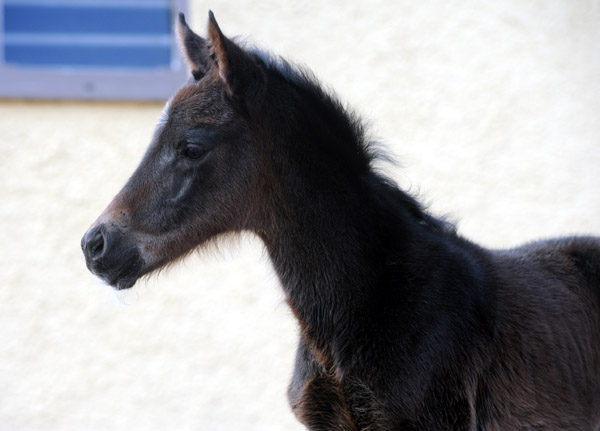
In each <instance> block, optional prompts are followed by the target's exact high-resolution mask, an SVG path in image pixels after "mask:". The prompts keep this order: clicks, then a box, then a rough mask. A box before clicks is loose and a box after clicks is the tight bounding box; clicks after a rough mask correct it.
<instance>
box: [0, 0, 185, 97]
mask: <svg viewBox="0 0 600 431" xmlns="http://www.w3.org/2000/svg"><path fill="white" fill-rule="evenodd" d="M186 6H187V2H186V0H0V22H1V25H2V27H0V30H1V31H0V97H26V98H75V99H136V100H160V99H165V98H167V97H168V96H170V95H171V94H172V92H173V91H174V90H175V89H176V88H178V87H179V86H180V85H181V84H182V83H183V82H184V80H185V78H186V70H185V67H184V64H183V61H182V59H181V58H180V55H179V48H178V47H177V42H176V40H175V38H174V35H173V29H172V27H173V25H174V22H175V17H176V16H177V13H178V12H179V11H182V12H185V11H186V9H187V7H186Z"/></svg>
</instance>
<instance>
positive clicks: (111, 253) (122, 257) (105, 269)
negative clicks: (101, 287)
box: [81, 224, 144, 290]
mask: <svg viewBox="0 0 600 431" xmlns="http://www.w3.org/2000/svg"><path fill="white" fill-rule="evenodd" d="M81 250H82V251H83V255H84V256H85V264H86V266H87V267H88V269H89V270H90V272H92V273H93V274H94V275H96V276H97V277H99V278H100V279H102V280H103V281H105V282H106V283H108V284H109V285H111V286H112V287H114V288H115V289H117V290H122V289H129V288H131V287H133V285H134V284H135V283H136V281H137V280H138V279H139V278H140V276H141V275H142V270H143V268H144V259H143V258H142V256H141V254H140V251H139V250H138V248H137V247H136V246H135V245H133V244H130V242H129V241H128V240H127V237H126V236H125V235H124V234H123V233H122V232H120V231H119V230H109V229H108V228H107V227H106V226H105V225H103V224H102V225H98V226H92V227H91V228H90V229H89V230H88V231H87V232H86V233H85V235H84V236H83V238H82V239H81Z"/></svg>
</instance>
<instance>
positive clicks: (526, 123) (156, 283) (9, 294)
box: [0, 0, 600, 430]
mask: <svg viewBox="0 0 600 431" xmlns="http://www.w3.org/2000/svg"><path fill="white" fill-rule="evenodd" d="M363 3H364V2H356V1H342V0H331V1H328V2H317V1H298V2H293V3H290V4H288V5H282V2H276V1H267V0H264V1H256V0H253V1H246V0H243V1H235V2H233V1H229V2H226V1H214V2H210V3H208V2H193V7H192V16H191V19H190V21H191V22H192V23H193V25H194V27H195V28H196V29H197V30H198V32H199V33H203V32H204V29H205V26H206V12H207V10H208V9H209V8H211V9H212V10H213V11H214V12H215V14H216V17H217V19H218V20H219V23H220V25H221V28H222V29H223V31H224V32H225V33H226V34H228V35H236V34H243V35H250V36H251V39H252V40H254V41H255V42H256V43H257V44H259V45H261V46H264V47H266V48H268V49H270V50H272V51H274V52H277V53H280V54H283V55H284V56H286V57H289V58H291V59H294V60H296V61H299V62H301V63H304V64H306V65H308V66H310V67H311V68H312V69H313V70H314V71H315V72H316V73H317V75H318V76H319V77H320V78H321V79H322V81H323V82H325V83H326V84H327V85H328V86H330V87H332V88H334V89H335V90H336V91H337V93H338V94H339V95H340V96H341V97H342V99H343V100H345V101H347V102H349V104H350V105H351V106H353V107H355V108H356V109H357V110H358V111H359V112H361V113H363V114H364V117H365V118H366V119H367V120H368V121H369V122H370V123H371V124H372V126H373V127H372V130H373V132H374V134H375V135H376V136H378V137H380V140H381V141H382V142H384V143H385V145H386V147H387V148H388V149H389V150H390V152H391V153H392V154H394V155H395V156H396V157H397V159H398V160H399V162H400V164H401V166H400V167H388V168H387V169H389V172H390V173H391V175H392V176H393V177H394V178H395V179H396V180H398V181H399V182H400V183H401V184H402V185H403V186H404V187H406V188H410V189H411V190H413V191H419V192H420V195H421V196H422V198H423V199H424V200H425V201H426V202H428V203H430V204H431V209H432V211H433V212H435V213H438V214H449V215H450V216H451V217H452V218H454V219H456V220H457V221H458V226H459V231H460V232H461V233H462V234H464V235H466V236H468V237H470V238H472V239H474V240H477V241H479V242H481V243H483V244H485V245H489V246H493V247H500V246H509V245H514V244H517V243H519V242H521V241H524V240H530V239H533V238H537V237H548V236H554V235H562V234H567V233H595V234H600V174H599V172H598V166H600V80H599V79H598V77H599V76H600V51H599V50H598V46H600V26H599V25H598V22H600V3H599V2H598V1H591V0H590V1H583V0H581V1H574V0H562V1H561V0H555V1H533V0H531V1H527V2H524V1H520V0H498V1H494V2H478V1H475V0H473V1H445V2H440V1H433V0H425V1H418V2H416V1H409V0H406V1H395V2H391V1H388V2H383V1H380V2H376V1H372V2H369V5H368V6H367V5H366V3H365V4H363ZM161 109H162V107H161V106H157V105H152V104H94V103H90V104H85V103H66V102H65V103H52V102H38V103H33V102H30V103H22V102H0V148H1V149H2V154H3V156H2V157H0V184H1V186H0V197H1V199H0V226H1V227H2V238H3V240H2V241H1V242H0V253H1V254H0V256H1V258H2V259H1V260H0V345H1V346H2V348H0V388H2V389H1V390H0V429H1V430H25V429H26V430H81V429H87V430H101V429H102V430H104V429H111V430H136V429H138V430H166V429H177V430H188V429H189V430H192V429H195V430H198V429H199V430H237V429H244V430H270V429H272V430H283V429H285V430H293V429H302V428H301V427H300V426H299V425H297V424H296V422H295V420H294V418H293V417H292V414H291V413H290V412H289V411H288V408H287V404H286V401H285V389H286V385H287V380H288V378H289V375H290V373H291V369H292V359H293V349H294V347H295V334H296V326H295V323H294V321H293V319H292V316H291V313H290V312H289V311H288V310H287V308H286V305H285V304H284V303H283V302H282V295H281V293H280V290H279V286H278V284H277V280H276V278H275V276H274V275H273V273H272V271H271V269H270V267H269V265H268V261H267V259H266V258H265V257H264V255H263V253H262V250H261V248H260V244H259V243H258V242H256V241H254V240H253V239H248V240H247V241H243V242H242V243H241V244H239V245H238V246H236V247H234V251H225V252H224V253H223V255H221V256H219V255H215V254H208V255H207V254H203V255H201V256H195V255H194V256H191V257H190V258H188V259H187V260H186V261H185V262H184V263H183V264H181V265H179V266H178V267H176V268H175V269H171V270H167V271H165V272H163V273H161V274H160V275H158V276H156V277H153V278H151V279H150V281H148V282H147V283H142V284H141V285H140V286H138V287H137V288H136V289H135V290H134V292H133V293H130V294H128V295H127V296H126V297H124V298H123V302H126V303H127V304H132V305H127V306H122V305H120V303H119V302H118V301H113V294H112V293H111V292H110V290H109V289H107V288H105V287H98V286H97V283H96V281H95V280H94V278H93V277H92V276H91V275H90V274H89V273H88V272H87V270H86V269H85V264H84V262H83V257H82V256H81V252H80V250H79V239H80V237H81V235H82V234H83V232H84V231H85V229H86V228H87V227H88V225H89V224H90V223H91V222H92V221H93V220H94V219H95V217H96V216H97V215H98V214H99V213H100V211H101V210H102V209H103V208H104V206H105V205H106V203H107V202H108V201H109V200H110V198H111V197H112V195H114V193H115V192H116V191H117V190H118V189H119V187H120V186H121V185H122V184H123V182H124V181H125V180H126V179H127V177H128V175H129V174H130V173H131V172H132V170H133V168H134V167H135V166H136V164H137V162H138V160H139V158H140V157H141V155H142V153H143V151H144V148H145V145H146V143H147V142H148V139H149V137H150V135H151V133H152V128H153V125H154V122H155V121H156V119H157V118H158V116H159V113H160V111H161Z"/></svg>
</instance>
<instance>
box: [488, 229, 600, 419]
mask: <svg viewBox="0 0 600 431" xmlns="http://www.w3.org/2000/svg"><path fill="white" fill-rule="evenodd" d="M494 272H495V279H496V280H497V286H501V287H498V288H497V289H496V295H497V307H498V308H497V316H498V319H497V338H496V341H497V343H496V345H495V346H494V350H493V351H492V355H491V362H490V366H489V368H488V369H487V371H484V376H483V379H484V381H485V382H486V384H484V385H480V387H481V388H482V389H481V391H480V393H479V394H478V395H477V399H478V402H479V403H480V404H481V405H480V408H479V409H478V410H479V412H478V422H479V423H480V424H481V425H484V424H486V423H487V424H488V427H490V428H491V429H494V428H495V427H494V426H493V425H496V427H498V429H520V427H522V426H523V424H526V423H531V424H532V426H537V427H541V428H542V429H579V430H596V429H600V239H598V238H591V237H580V238H577V237H574V238H564V239H559V240H548V241H540V242H535V243H531V244H527V245H525V246H522V247H519V248H516V249H512V250H508V251H499V252H495V268H494ZM500 399H502V400H500ZM499 400H500V402H498V401H499ZM565 412H569V413H568V414H565ZM497 417H503V418H506V419H505V420H508V421H510V423H506V422H504V423H496V422H495V419H494V418H497Z"/></svg>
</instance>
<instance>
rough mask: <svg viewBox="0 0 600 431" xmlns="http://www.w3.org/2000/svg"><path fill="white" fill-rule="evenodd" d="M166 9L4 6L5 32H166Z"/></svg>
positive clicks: (167, 13) (167, 15) (167, 27)
mask: <svg viewBox="0 0 600 431" xmlns="http://www.w3.org/2000/svg"><path fill="white" fill-rule="evenodd" d="M170 29H171V15H170V11H169V9H168V8H143V7H140V8H133V7H118V8H115V7H110V6H109V7H97V6H96V7H76V6H42V5H28V4H25V5H15V4H8V5H5V7H4V31H5V32H7V33H10V32H19V33H32V32H33V33H53V32H56V33H122V34H136V33H137V34H139V33H146V34H157V33H161V34H165V33H169V32H170V31H171V30H170Z"/></svg>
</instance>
